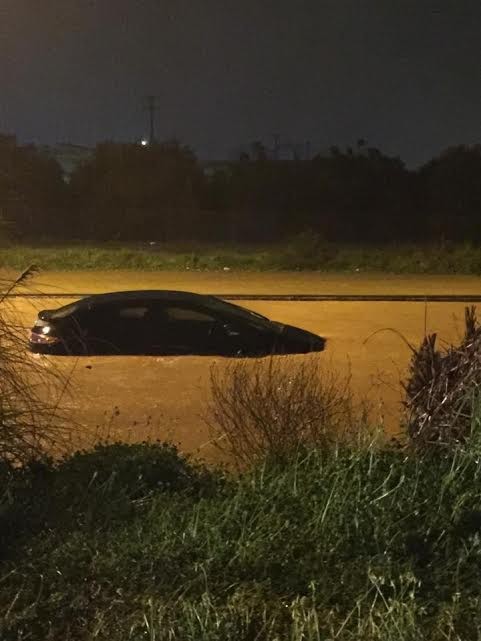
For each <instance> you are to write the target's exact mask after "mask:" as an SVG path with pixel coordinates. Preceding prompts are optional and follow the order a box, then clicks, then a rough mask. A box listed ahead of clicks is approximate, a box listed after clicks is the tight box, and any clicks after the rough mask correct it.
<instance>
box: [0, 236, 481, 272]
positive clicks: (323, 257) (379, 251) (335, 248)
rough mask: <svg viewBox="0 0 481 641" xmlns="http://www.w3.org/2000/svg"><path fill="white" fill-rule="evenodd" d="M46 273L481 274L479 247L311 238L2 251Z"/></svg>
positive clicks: (1, 259) (6, 258) (20, 265)
mask: <svg viewBox="0 0 481 641" xmlns="http://www.w3.org/2000/svg"><path fill="white" fill-rule="evenodd" d="M30 264H36V265H38V266H39V267H41V268H42V269H45V270H78V269H91V270H120V269H125V270H145V271H149V270H151V271H156V270H201V271H219V270H223V269H224V268H229V269H233V270H245V271H269V270H273V271H282V270H316V271H325V272H357V271H360V272H382V273H397V274H475V275H478V274H481V247H477V246H471V245H455V246H439V245H429V246H421V245H400V246H385V247H374V246H372V247H369V246H365V247H358V246H341V245H331V244H326V243H323V242H320V241H319V240H318V239H316V238H315V237H314V238H313V239H312V240H309V237H308V236H305V235H304V236H302V237H299V238H297V239H294V240H293V241H292V242H291V243H286V244H284V245H280V244H278V245H274V246H262V247H260V246H259V247H253V246H228V245H226V246H208V245H203V246H199V245H196V244H191V245H188V244H184V245H169V244H164V245H162V244H158V245H153V246H150V245H147V244H119V243H105V244H103V245H95V244H88V243H87V244H85V243H76V244H74V243H72V244H57V245H55V244H39V245H37V246H33V245H11V246H7V247H2V248H0V267H3V268H12V269H16V270H20V269H24V268H25V266H26V265H30Z"/></svg>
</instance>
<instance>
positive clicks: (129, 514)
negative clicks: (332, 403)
mask: <svg viewBox="0 0 481 641" xmlns="http://www.w3.org/2000/svg"><path fill="white" fill-rule="evenodd" d="M475 436H476V435H473V438H472V440H471V441H470V442H469V443H467V444H466V446H465V447H463V448H456V449H455V450H453V451H452V452H451V453H444V454H443V455H439V453H438V454H435V453H425V454H423V455H419V454H418V455H415V454H409V453H408V452H407V451H403V450H401V449H382V448H381V449H379V448H374V447H372V446H366V447H354V448H347V447H345V448H340V449H337V450H333V451H330V452H319V451H311V452H304V453H303V454H302V455H301V454H299V455H297V456H295V457H294V458H292V459H291V460H290V461H289V462H287V463H285V462H284V463H283V464H282V465H274V464H261V465H259V466H258V467H257V468H256V469H254V470H252V471H251V472H249V473H246V474H245V475H243V476H242V477H238V478H234V477H232V478H231V479H225V480H223V479H222V477H216V476H215V475H214V476H213V475H212V474H209V473H207V472H203V473H202V472H200V471H199V470H198V469H197V471H193V470H192V468H190V467H189V465H188V463H186V462H185V460H184V459H182V457H178V455H177V454H176V453H175V450H173V449H172V448H170V447H166V446H160V445H157V446H154V445H136V446H114V447H113V448H111V449H109V448H106V447H101V448H100V449H97V450H96V451H95V452H93V453H83V454H77V455H76V456H74V458H73V459H72V461H70V462H69V461H64V462H62V463H61V464H60V465H57V466H55V465H53V464H52V465H51V466H50V467H49V469H48V471H47V472H45V470H44V472H42V473H40V471H39V470H38V469H37V470H33V469H31V468H29V469H25V470H13V469H10V470H7V472H6V473H7V476H8V477H9V484H10V490H9V491H10V495H11V497H10V500H9V508H8V510H7V512H5V511H4V513H3V520H4V522H5V519H8V518H9V517H8V515H9V513H10V514H12V512H11V510H13V506H14V505H15V503H16V502H19V507H17V514H18V513H19V512H20V511H21V507H20V506H23V510H24V512H25V513H26V514H28V513H29V512H28V510H27V509H25V507H26V506H28V505H30V506H33V505H34V503H37V504H39V505H40V506H41V507H37V509H38V510H39V511H41V510H42V509H43V510H45V511H46V512H47V513H48V514H50V515H51V518H50V519H49V520H48V521H45V523H44V525H43V526H42V527H41V528H36V529H33V530H29V529H28V528H27V529H26V531H25V533H24V535H23V536H22V537H20V538H19V539H17V540H16V541H13V542H11V547H10V552H9V556H8V558H7V559H4V560H3V562H2V567H1V571H2V582H1V583H0V610H1V612H2V613H3V616H2V619H1V622H0V635H1V638H2V639H4V640H5V641H11V640H12V641H13V639H15V640H17V639H19V638H26V637H27V636H28V638H30V639H32V641H35V640H37V639H38V640H42V641H43V640H44V639H52V640H56V639H58V640H60V639H61V640H62V641H65V640H74V639H75V640H77V639H85V640H89V639H94V638H95V639H112V640H114V641H120V640H122V641H123V640H124V639H134V640H140V639H144V638H149V639H154V638H155V639H161V640H163V639H181V640H182V641H188V640H190V639H192V640H194V639H195V640H197V639H212V640H214V639H215V640H219V641H221V640H222V641H223V640H224V639H232V640H234V639H235V640H237V639H246V640H247V639H254V638H256V639H259V640H262V641H267V640H270V641H274V640H275V639H287V638H290V639H293V641H301V640H303V639H327V638H338V639H341V641H344V640H345V641H348V640H349V641H354V640H356V641H358V640H360V639H361V640H365V641H373V640H374V641H375V640H379V641H381V640H383V641H384V640H385V639H388V640H389V639H392V640H393V641H394V640H396V641H404V640H406V641H408V640H409V641H411V640H414V639H416V640H418V639H419V640H421V639H425V638H429V639H434V640H439V641H441V639H446V638H452V639H455V638H462V639H468V638H469V639H471V638H477V637H476V635H477V629H478V628H479V626H480V625H481V620H480V616H479V612H480V606H481V602H480V597H479V573H480V571H481V544H480V541H481V539H480V534H481V491H480V490H479V488H480V487H481V485H480V481H481V478H480V474H481V471H480V467H479V464H478V459H479V455H480V448H479V443H478V441H479V438H475ZM144 457H145V458H144ZM110 467H112V472H113V473H112V474H110V475H109V470H110ZM157 467H159V468H160V471H158V470H157ZM139 470H140V471H141V473H140V474H139ZM178 471H180V474H178V473H177V472H178ZM0 472H1V470H0ZM199 473H200V476H199ZM186 475H187V476H186ZM140 476H141V477H142V479H146V480H141V481H140V485H139V477H140ZM2 478H3V477H2ZM159 478H160V479H161V480H162V483H161V484H160V485H159V484H158V480H159ZM166 478H167V479H170V481H169V483H170V485H168V487H167V485H166V484H165V483H164V481H165V479H166ZM45 479H47V480H45ZM178 479H182V480H181V481H180V484H178V483H177V480H178ZM192 479H195V481H194V483H192ZM199 479H204V480H200V481H199ZM204 482H205V483H206V484H207V485H204ZM44 484H47V485H48V488H49V489H48V492H47V491H43V490H42V489H41V488H42V487H46V486H45V485H44ZM205 487H207V491H204V490H203V488H205ZM12 488H13V489H12ZM192 488H195V489H194V491H192ZM199 490H200V491H199ZM69 499H70V502H69ZM99 502H102V503H103V508H102V510H101V511H100V512H101V516H99V514H100V512H99V511H96V509H97V508H92V507H91V506H92V505H93V506H96V505H98V503H99ZM118 502H121V503H122V504H123V508H122V510H119V509H118ZM109 505H110V506H111V509H110V510H109ZM127 507H128V509H127ZM89 511H90V513H91V517H90V518H86V514H87V513H88V512H89ZM55 512H58V513H59V514H58V515H57V516H54V514H55ZM17 518H18V517H17Z"/></svg>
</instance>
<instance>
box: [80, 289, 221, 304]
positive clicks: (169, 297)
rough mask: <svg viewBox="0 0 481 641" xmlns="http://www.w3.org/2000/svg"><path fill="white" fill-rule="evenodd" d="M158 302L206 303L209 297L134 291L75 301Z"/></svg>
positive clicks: (85, 302)
mask: <svg viewBox="0 0 481 641" xmlns="http://www.w3.org/2000/svg"><path fill="white" fill-rule="evenodd" d="M139 298H141V299H143V300H159V301H166V302H171V301H175V302H181V301H182V302H192V303H193V302H197V303H200V302H202V301H204V302H207V301H208V299H209V298H210V296H207V295H205V294H194V293H193V292H182V291H177V290H170V289H134V290H131V291H125V292H108V293H106V294H93V295H92V296H87V297H86V298H82V299H81V300H79V301H77V302H78V303H79V304H82V305H84V304H86V305H88V304H90V303H116V302H123V301H129V300H136V299H139Z"/></svg>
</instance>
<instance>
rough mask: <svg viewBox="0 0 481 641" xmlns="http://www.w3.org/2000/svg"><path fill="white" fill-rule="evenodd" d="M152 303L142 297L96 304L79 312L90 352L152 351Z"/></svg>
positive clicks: (142, 352) (85, 341) (83, 338)
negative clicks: (150, 343) (150, 319)
mask: <svg viewBox="0 0 481 641" xmlns="http://www.w3.org/2000/svg"><path fill="white" fill-rule="evenodd" d="M149 312H150V305H149V303H148V302H145V301H142V300H132V301H126V302H124V303H122V302H108V303H98V304H93V305H92V306H91V307H90V308H88V309H87V310H83V311H82V312H81V314H80V315H79V316H78V325H79V327H81V332H82V340H83V343H84V345H85V348H86V352H87V353H89V354H92V355H106V354H118V355H122V354H124V355H129V354H145V353H149V348H150V345H149V333H148V331H146V330H147V326H148V317H149Z"/></svg>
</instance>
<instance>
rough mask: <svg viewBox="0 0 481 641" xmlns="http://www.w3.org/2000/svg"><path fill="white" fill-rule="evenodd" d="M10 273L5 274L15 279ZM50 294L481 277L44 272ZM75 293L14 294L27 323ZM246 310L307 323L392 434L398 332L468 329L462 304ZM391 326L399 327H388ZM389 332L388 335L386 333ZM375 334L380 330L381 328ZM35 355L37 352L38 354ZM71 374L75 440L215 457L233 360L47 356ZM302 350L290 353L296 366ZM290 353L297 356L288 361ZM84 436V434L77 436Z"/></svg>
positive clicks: (456, 289) (382, 285) (397, 287)
mask: <svg viewBox="0 0 481 641" xmlns="http://www.w3.org/2000/svg"><path fill="white" fill-rule="evenodd" d="M9 276H11V274H7V273H6V272H4V273H3V274H0V277H5V278H6V277H9ZM30 288H31V289H34V290H37V291H41V292H45V293H55V294H61V293H68V292H76V293H83V292H85V293H92V292H103V291H114V290H126V289H145V288H156V289H157V288H158V289H182V290H187V291H195V292H199V293H214V294H215V293H224V294H227V293H232V294H234V293H236V294H263V293H264V294H337V293H338V294H383V293H385V294H437V293H440V294H481V279H479V278H476V277H460V276H435V277H426V276H423V277H407V278H406V277H399V276H383V275H362V274H354V275H345V274H341V275H337V274H328V275H326V274H312V273H308V274H305V273H294V274H290V273H281V274H279V273H275V274H274V273H262V274H254V273H245V272H243V273H233V272H222V273H220V274H219V273H195V272H183V273H173V272H155V273H146V272H140V273H135V272H58V273H56V272H45V273H43V274H40V275H39V276H38V277H36V278H35V280H34V281H33V282H32V283H31V285H30ZM70 301H71V299H46V300H45V299H42V300H39V299H17V300H15V301H13V302H12V305H13V307H14V309H15V312H16V313H17V314H18V315H19V318H20V320H21V323H22V324H23V325H25V327H30V326H31V325H32V323H33V320H34V318H35V316H36V313H37V311H38V310H39V309H44V308H49V307H50V308H51V307H57V306H60V305H61V304H64V303H66V302H70ZM242 304H243V305H244V306H245V307H249V308H251V309H253V310H255V311H258V312H260V313H262V314H264V315H266V316H268V317H269V318H272V319H275V320H278V321H281V322H284V323H289V324H292V325H297V326H299V327H303V328H305V329H308V330H310V331H313V332H315V333H317V334H320V335H322V336H325V337H326V338H327V349H326V351H325V352H324V353H323V354H322V355H321V356H320V358H321V360H322V361H325V362H326V365H327V366H328V367H331V368H332V369H334V370H338V371H340V372H344V373H346V372H348V371H350V372H351V374H352V386H353V390H354V392H355V393H356V395H358V396H367V397H368V398H369V399H370V401H371V402H372V403H373V405H374V408H375V409H374V413H375V417H374V418H376V419H381V420H383V422H384V425H385V428H386V430H387V431H388V432H392V433H393V432H396V431H397V430H398V426H399V420H398V419H399V409H400V400H401V395H400V386H399V381H400V379H402V378H403V377H404V375H405V372H406V369H407V366H408V363H409V355H410V352H409V348H408V347H407V345H406V344H405V342H404V341H403V339H402V338H400V336H399V335H398V334H397V333H396V332H400V333H401V334H402V335H403V336H404V338H405V339H406V340H407V341H409V342H411V343H413V344H415V345H417V344H418V343H419V341H420V340H421V339H422V337H423V335H424V332H425V331H427V332H437V333H438V334H439V337H440V338H441V339H443V340H445V341H446V342H452V341H456V340H458V338H459V337H460V336H461V335H462V332H463V317H464V305H463V304H462V303H428V304H427V305H425V304H424V303H413V302H407V303H402V302H389V303H384V302H368V303H364V302H333V301H329V302H263V301H243V303H242ZM388 328H391V329H394V330H396V332H393V331H389V330H388ZM383 330H384V331H383ZM376 332H377V333H376ZM37 358H38V357H37ZM42 358H43V360H44V362H45V364H46V366H47V363H48V362H49V361H55V364H56V365H57V366H59V367H61V368H62V369H64V370H65V371H67V372H69V374H70V375H71V386H70V392H69V393H68V394H67V395H66V396H65V397H64V404H65V405H66V407H67V409H68V411H69V412H71V413H72V417H73V419H74V424H75V427H74V428H73V430H72V442H73V446H76V445H77V444H78V443H79V442H80V440H79V439H81V440H82V439H83V440H82V442H83V443H85V442H86V440H87V442H89V443H90V442H92V441H93V440H95V439H101V438H109V439H123V440H128V441H138V440H143V439H168V440H171V441H174V442H176V443H178V444H179V445H180V447H181V449H183V450H184V451H188V452H192V453H196V454H197V455H200V456H202V457H203V458H205V459H207V460H215V459H216V458H217V456H218V455H217V453H216V450H215V448H214V447H213V445H212V443H211V435H210V434H209V430H208V428H207V427H206V425H205V424H204V422H203V420H202V418H201V416H202V414H203V412H204V410H205V405H206V402H207V401H208V399H209V377H210V369H211V367H212V365H213V364H214V363H216V364H217V365H218V366H219V367H223V366H224V365H225V363H226V361H227V359H222V358H210V357H209V358H207V357H185V356H183V357H182V356H181V357H162V358H158V357H94V358H90V357H89V358H87V357H85V358H79V359H73V358H57V359H46V358H44V357H42ZM303 358H306V357H305V356H296V357H288V358H287V359H285V362H286V365H287V366H289V362H296V361H297V360H298V359H303ZM289 359H291V360H289ZM80 435H82V436H81V437H80Z"/></svg>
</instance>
